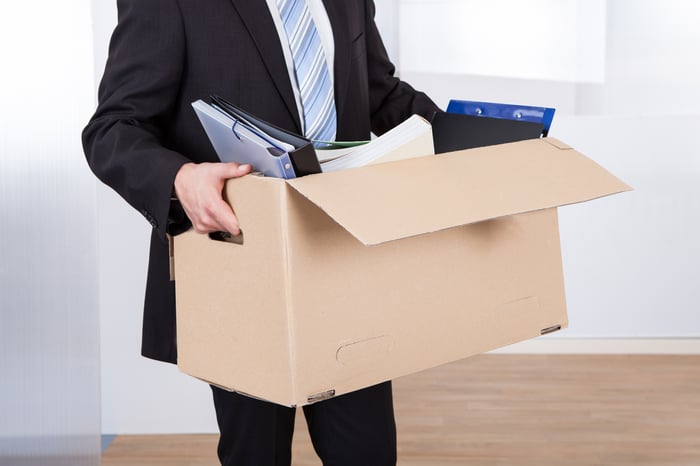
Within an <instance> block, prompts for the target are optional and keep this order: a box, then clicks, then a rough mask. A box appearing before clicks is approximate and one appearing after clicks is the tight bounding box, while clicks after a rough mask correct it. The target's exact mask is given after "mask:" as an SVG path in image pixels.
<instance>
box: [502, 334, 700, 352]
mask: <svg viewBox="0 0 700 466" xmlns="http://www.w3.org/2000/svg"><path fill="white" fill-rule="evenodd" d="M491 353H492V354H679V355H680V354H695V355H700V338H614V339H613V338H540V339H535V340H528V341H523V342H521V343H516V344H514V345H511V346H507V347H505V348H501V349H498V350H494V351H492V352H491Z"/></svg>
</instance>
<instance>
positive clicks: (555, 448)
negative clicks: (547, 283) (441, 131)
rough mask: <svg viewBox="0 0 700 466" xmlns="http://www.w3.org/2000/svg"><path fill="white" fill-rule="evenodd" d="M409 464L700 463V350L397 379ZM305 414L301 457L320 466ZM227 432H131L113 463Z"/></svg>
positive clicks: (297, 453) (204, 460)
mask: <svg viewBox="0 0 700 466" xmlns="http://www.w3.org/2000/svg"><path fill="white" fill-rule="evenodd" d="M394 393H395V395H394V397H395V409H396V420H397V424H398V429H399V445H398V448H399V465H402V466H442V465H450V466H454V465H479V466H482V465H483V466H493V465H499V466H500V465H502V466H579V465H580V466H584V465H585V466H592V465H606V466H607V465H611V466H627V465H630V466H631V465H634V466H652V465H653V466H700V356H588V355H586V356H571V355H566V356H564V355H557V356H543V355H484V356H477V357H474V358H470V359H466V360H463V361H460V362H457V363H453V364H449V365H446V366H443V367H439V368H436V369H432V370H430V371H426V372H423V373H420V374H416V375H412V376H408V377H404V378H403V379H399V380H397V381H396V382H395V383H394ZM305 428H306V426H305V424H304V422H303V415H300V416H298V422H297V430H296V433H295V440H294V453H293V455H294V465H297V466H311V465H314V466H319V465H320V461H318V459H316V457H315V455H314V453H313V451H312V449H311V446H310V441H309V437H308V434H307V433H306V431H305ZM215 450H216V436H212V435H187V436H119V437H117V438H116V440H115V441H114V442H113V443H112V445H111V446H110V447H109V448H108V449H107V451H106V452H105V455H104V458H103V465H104V466H151V465H159V466H160V465H162V466H165V465H167V466H215V465H217V464H218V463H217V461H216V457H215Z"/></svg>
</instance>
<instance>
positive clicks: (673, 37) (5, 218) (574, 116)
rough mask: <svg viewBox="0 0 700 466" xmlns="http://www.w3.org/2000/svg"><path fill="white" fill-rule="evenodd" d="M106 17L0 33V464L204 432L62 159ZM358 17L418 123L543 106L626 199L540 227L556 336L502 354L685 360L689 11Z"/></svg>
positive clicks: (201, 408)
mask: <svg viewBox="0 0 700 466" xmlns="http://www.w3.org/2000/svg"><path fill="white" fill-rule="evenodd" d="M113 3H114V2H113V1H105V0H92V1H91V0H71V1H70V2H49V1H46V0H43V1H42V0H39V1H37V2H11V3H10V4H8V5H3V14H2V15H0V51H1V52H2V53H1V54H0V56H2V57H3V62H4V72H3V74H2V75H1V76H0V84H2V85H1V86H0V95H1V96H2V102H3V109H4V111H3V112H2V116H0V118H1V121H2V125H1V126H0V134H1V137H0V150H1V154H0V222H2V227H1V228H0V377H1V379H0V380H2V382H0V464H1V465H5V464H7V465H10V464H11V465H23V464H27V465H30V464H32V465H33V464H42V465H54V464H55V465H59V464H70V465H83V464H84V465H93V464H99V451H100V436H101V435H103V434H136V433H180V432H187V433H197V432H215V430H216V424H215V420H214V413H213V409H212V406H211V401H210V392H209V389H208V387H206V386H205V385H204V384H203V383H201V382H199V381H196V380H193V379H191V378H189V377H188V376H185V375H183V374H181V373H179V372H178V370H177V368H175V367H173V366H169V365H164V364H159V363H155V362H152V361H148V360H145V359H142V358H141V357H140V356H139V347H140V333H141V327H140V324H141V309H142V302H143V289H144V281H145V265H146V258H147V236H148V233H149V228H150V226H149V225H148V224H147V223H146V222H144V221H143V219H142V217H141V216H140V215H139V214H137V213H136V212H133V211H131V210H130V208H129V207H127V206H126V204H125V203H123V201H121V199H119V198H118V197H117V196H116V195H115V194H114V193H113V192H111V191H110V190H109V189H107V188H105V187H104V186H102V185H100V184H98V183H97V182H96V181H95V180H94V179H93V178H92V176H91V174H90V173H89V170H88V169H87V166H86V165H85V163H84V161H83V160H84V159H83V155H82V149H81V147H80V142H79V133H80V131H81V129H82V127H83V126H84V124H85V123H86V122H87V120H88V118H89V117H90V114H91V112H92V110H93V109H94V105H95V94H96V91H95V89H96V83H97V82H98V80H99V77H100V75H101V73H102V69H103V67H104V62H105V59H106V53H107V44H108V39H109V35H110V33H111V30H112V28H113V27H114V25H115V24H116V7H115V5H114V4H113ZM376 4H377V22H378V24H379V26H380V29H381V30H382V32H383V34H384V37H385V42H386V45H387V48H388V50H389V52H390V55H391V56H392V58H393V59H394V60H395V62H396V63H397V65H398V72H399V74H400V75H401V77H402V78H404V79H405V80H407V81H409V82H410V83H412V84H413V85H414V86H415V87H417V88H420V89H422V90H424V91H426V92H427V93H428V94H429V95H431V96H432V97H433V98H434V99H435V100H436V102H437V103H438V104H439V105H441V106H443V107H444V106H446V104H447V102H448V100H449V99H451V98H457V99H465V100H484V101H495V102H509V103H519V104H525V105H539V106H551V107H556V108H557V115H556V116H555V120H554V124H553V127H552V130H551V132H550V135H551V136H553V137H557V138H559V139H562V140H564V141H566V142H567V143H568V144H570V145H572V146H574V147H575V148H577V149H578V150H580V151H582V152H583V153H585V154H587V155H589V156H590V157H591V158H593V159H594V160H596V161H598V162H599V163H600V164H602V165H603V166H605V167H607V168H608V169H610V170H611V171H612V172H613V173H615V174H617V175H618V176H619V177H621V178H622V179H623V180H625V181H626V182H628V183H629V184H631V185H632V186H634V187H635V188H636V191H634V192H633V193H627V194H623V195H619V196H614V197H612V198H610V199H605V200H604V201H595V202H590V203H587V204H585V205H580V206H571V207H566V208H562V209H561V210H560V225H561V237H562V247H563V253H564V254H563V255H564V271H565V277H566V282H567V290H566V291H567V297H568V304H569V313H570V321H571V328H570V329H568V330H566V331H564V332H561V333H559V334H556V335H553V336H551V337H547V338H542V339H538V340H536V341H531V342H525V343H523V344H520V345H516V346H514V347H511V348H507V349H505V350H501V351H506V352H538V353H561V352H567V353H571V352H573V353H596V352H597V353H671V354H700V312H698V304H697V303H698V302H700V286H698V281H699V277H700V265H699V264H700V242H698V240H697V238H699V237H700V142H699V141H698V138H697V133H698V132H699V131H700V110H698V109H700V91H699V90H698V88H697V83H698V82H700V58H698V55H697V53H696V48H697V45H698V44H700V29H698V28H697V24H698V22H699V21H700V4H698V3H697V2H695V1H694V0H668V1H664V2H661V1H658V0H525V1H523V0H489V1H483V0H482V1H478V0H376ZM164 388H165V389H164ZM8 458H12V459H11V460H9V459H8Z"/></svg>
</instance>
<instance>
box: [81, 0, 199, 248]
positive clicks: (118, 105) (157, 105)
mask: <svg viewBox="0 0 700 466" xmlns="http://www.w3.org/2000/svg"><path fill="white" fill-rule="evenodd" d="M117 6H118V11H119V22H118V26H117V28H116V29H115V32H114V34H113V36H112V40H111V43H110V53H109V60H108V62H107V65H106V68H105V74H104V76H103V78H102V82H101V84H100V89H99V105H98V108H97V111H96V113H95V115H94V116H93V117H92V119H91V120H90V122H89V123H88V125H87V127H86V128H85V130H84V131H83V147H84V150H85V154H86V157H87V161H88V164H89V165H90V168H91V169H92V171H93V172H94V173H95V174H96V175H97V177H98V178H100V179H101V180H102V181H103V182H104V183H105V184H107V185H109V186H110V187H112V188H113V189H114V190H116V191H117V192H118V193H119V194H120V195H121V196H122V197H123V198H124V199H125V200H126V201H127V202H128V203H129V204H131V205H132V206H133V207H134V208H135V209H137V210H138V211H139V212H141V214H142V215H143V216H144V217H146V219H147V220H148V221H149V223H151V225H152V226H153V228H154V229H155V230H156V231H157V233H158V235H159V236H160V237H161V238H164V237H165V233H166V231H168V232H171V233H177V232H178V229H179V230H182V229H184V228H185V227H186V226H187V218H186V216H185V214H184V211H183V210H182V208H181V207H180V206H179V203H178V202H177V201H174V200H172V190H173V181H174V179H175V175H176V173H177V171H178V170H179V169H180V167H181V166H182V165H183V164H184V163H186V162H188V161H189V160H188V159H187V158H186V157H185V156H183V155H182V154H180V153H177V152H175V151H173V150H170V149H168V148H167V147H166V146H165V145H164V143H163V140H164V138H165V135H164V134H162V131H163V130H162V128H165V127H167V125H165V124H163V123H164V122H167V121H168V120H169V119H170V118H171V117H172V112H173V104H174V102H176V99H177V95H178V92H179V89H180V80H181V76H182V73H183V60H184V37H183V28H182V18H181V16H180V12H179V10H178V8H173V2H172V1H167V0H148V1H144V0H118V2H117Z"/></svg>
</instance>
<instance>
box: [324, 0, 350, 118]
mask: <svg viewBox="0 0 700 466" xmlns="http://www.w3.org/2000/svg"><path fill="white" fill-rule="evenodd" d="M323 4H324V5H325V7H326V12H327V13H328V19H329V20H330V22H331V28H332V29H333V42H334V43H335V60H334V61H335V63H334V65H333V67H334V68H335V69H334V70H333V71H334V74H335V77H334V92H335V107H336V114H337V115H338V125H341V124H342V121H344V120H341V118H340V117H341V115H342V114H343V110H344V108H345V100H346V97H347V94H348V80H349V79H350V62H349V57H350V39H351V38H350V37H349V35H350V32H349V30H348V22H347V18H345V15H347V11H342V10H341V7H342V5H343V2H342V1H333V0H323ZM339 129H340V128H339Z"/></svg>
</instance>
